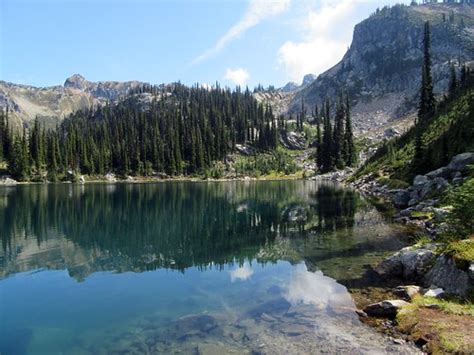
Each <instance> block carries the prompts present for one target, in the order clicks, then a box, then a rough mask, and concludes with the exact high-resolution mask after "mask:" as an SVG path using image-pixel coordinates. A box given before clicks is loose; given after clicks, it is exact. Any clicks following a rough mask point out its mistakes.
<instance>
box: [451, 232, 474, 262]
mask: <svg viewBox="0 0 474 355" xmlns="http://www.w3.org/2000/svg"><path fill="white" fill-rule="evenodd" d="M445 252H446V254H448V255H450V256H451V257H452V258H453V259H454V261H455V262H456V265H457V266H458V267H459V268H461V269H463V270H467V268H468V267H469V264H470V263H471V262H473V261H474V236H471V237H470V238H469V239H463V240H458V241H453V242H451V243H449V244H448V245H447V247H446V250H445Z"/></svg>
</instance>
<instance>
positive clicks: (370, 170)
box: [355, 86, 474, 182]
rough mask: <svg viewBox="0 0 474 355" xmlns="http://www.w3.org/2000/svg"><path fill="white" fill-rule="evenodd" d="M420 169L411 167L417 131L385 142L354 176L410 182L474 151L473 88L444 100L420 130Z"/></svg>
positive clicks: (414, 129)
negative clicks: (421, 156) (421, 153)
mask: <svg viewBox="0 0 474 355" xmlns="http://www.w3.org/2000/svg"><path fill="white" fill-rule="evenodd" d="M422 129H423V132H422V134H421V137H422V143H423V148H424V159H425V162H424V164H423V166H422V167H421V168H420V167H415V166H413V158H414V153H415V138H416V128H415V127H413V128H412V129H411V130H409V131H408V132H407V133H405V134H404V135H403V136H401V137H399V138H397V139H393V140H390V141H388V142H386V143H385V144H384V145H383V146H382V147H381V148H379V150H378V151H377V153H376V154H374V155H373V156H372V157H371V158H370V159H369V160H368V161H367V162H366V163H365V164H364V165H363V166H362V167H361V168H360V169H359V171H358V172H357V173H356V175H355V178H358V177H361V176H364V175H369V174H376V175H380V176H385V177H388V178H390V179H396V180H403V181H406V182H411V180H412V178H413V177H414V175H416V174H417V173H421V174H423V173H427V172H429V171H431V170H434V169H437V168H439V167H441V166H444V165H446V164H448V163H449V161H450V159H451V158H452V157H453V156H454V155H456V154H459V153H463V152H469V151H474V91H473V88H472V86H470V87H469V88H468V89H466V90H464V91H463V92H462V93H459V94H458V95H457V96H456V97H455V98H454V99H451V100H450V99H445V100H444V101H442V102H441V103H440V104H439V106H438V112H437V113H436V115H435V116H434V117H433V118H432V120H431V121H430V122H429V123H428V124H427V125H426V126H425V127H423V128H422Z"/></svg>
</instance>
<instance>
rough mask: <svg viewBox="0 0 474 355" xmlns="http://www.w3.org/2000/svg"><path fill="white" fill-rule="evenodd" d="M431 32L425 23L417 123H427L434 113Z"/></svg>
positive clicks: (428, 25) (428, 24)
mask: <svg viewBox="0 0 474 355" xmlns="http://www.w3.org/2000/svg"><path fill="white" fill-rule="evenodd" d="M430 46H431V31H430V23H429V22H428V21H427V22H426V23H425V27H424V36H423V67H422V74H421V89H420V102H419V106H418V123H420V124H424V123H425V122H427V121H428V120H429V119H430V117H431V115H432V114H433V113H434V111H435V107H436V101H435V97H434V93H433V79H432V76H431V51H430Z"/></svg>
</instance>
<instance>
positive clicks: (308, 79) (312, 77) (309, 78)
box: [301, 74, 317, 86]
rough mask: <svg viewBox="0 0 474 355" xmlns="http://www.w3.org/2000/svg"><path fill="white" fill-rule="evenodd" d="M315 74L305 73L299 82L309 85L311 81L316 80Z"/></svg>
mask: <svg viewBox="0 0 474 355" xmlns="http://www.w3.org/2000/svg"><path fill="white" fill-rule="evenodd" d="M316 78H317V77H316V75H314V74H306V75H305V76H304V77H303V82H302V83H301V85H302V86H306V85H309V84H311V83H312V82H313V81H315V80H316Z"/></svg>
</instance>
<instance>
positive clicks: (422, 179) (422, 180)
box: [413, 175, 430, 186]
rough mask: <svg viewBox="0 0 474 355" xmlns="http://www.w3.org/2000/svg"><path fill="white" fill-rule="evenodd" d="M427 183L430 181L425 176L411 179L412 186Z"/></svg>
mask: <svg viewBox="0 0 474 355" xmlns="http://www.w3.org/2000/svg"><path fill="white" fill-rule="evenodd" d="M428 181H430V180H429V179H428V178H427V177H426V176H425V175H417V176H415V178H414V179H413V186H418V185H425V184H426V183H427V182H428Z"/></svg>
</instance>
